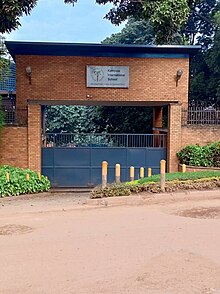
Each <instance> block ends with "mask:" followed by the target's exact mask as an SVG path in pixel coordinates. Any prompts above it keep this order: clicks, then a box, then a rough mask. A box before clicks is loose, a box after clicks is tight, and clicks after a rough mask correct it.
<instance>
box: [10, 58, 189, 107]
mask: <svg viewBox="0 0 220 294" xmlns="http://www.w3.org/2000/svg"><path fill="white" fill-rule="evenodd" d="M86 65H121V66H122V65H124V66H129V67H130V87H129V88H128V89H112V88H111V89H110V88H86ZM16 66H17V104H18V106H19V107H23V106H22V105H26V100H27V99H40V100H47V99H49V100H52V99H57V100H85V101H86V100H94V101H155V102H156V101H173V100H179V101H181V102H183V103H187V101H188V76H189V74H188V73H189V60H188V58H183V59H178V58H173V59H167V58H153V59H146V58H134V59H132V58H110V57H62V56H24V55H22V56H16ZM27 66H31V68H32V84H31V85H29V80H28V78H27V77H26V71H25V69H26V67H27ZM179 68H181V69H182V70H183V76H182V77H181V79H180V81H179V83H178V87H176V82H175V76H176V72H177V70H178V69H179ZM87 95H90V96H92V98H87Z"/></svg>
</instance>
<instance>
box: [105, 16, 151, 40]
mask: <svg viewBox="0 0 220 294" xmlns="http://www.w3.org/2000/svg"><path fill="white" fill-rule="evenodd" d="M102 43H103V44H152V43H154V31H153V28H152V26H151V25H150V24H149V22H148V21H146V20H143V19H142V20H135V19H134V18H133V17H131V18H129V20H128V22H127V23H126V25H125V27H124V28H123V29H122V30H121V32H119V33H116V34H112V35H111V36H110V37H107V38H105V39H104V40H103V41H102Z"/></svg>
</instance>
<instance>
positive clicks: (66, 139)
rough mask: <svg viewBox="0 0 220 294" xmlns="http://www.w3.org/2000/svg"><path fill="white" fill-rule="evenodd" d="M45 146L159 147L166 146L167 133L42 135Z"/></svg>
mask: <svg viewBox="0 0 220 294" xmlns="http://www.w3.org/2000/svg"><path fill="white" fill-rule="evenodd" d="M42 146H43V147H63V148H65V147H70V148H71V147H132V148H133V147H134V148H142V147H157V148H166V146H167V136H166V134H97V133H90V134H72V133H59V134H57V133H56V134H55V133H47V134H45V135H42Z"/></svg>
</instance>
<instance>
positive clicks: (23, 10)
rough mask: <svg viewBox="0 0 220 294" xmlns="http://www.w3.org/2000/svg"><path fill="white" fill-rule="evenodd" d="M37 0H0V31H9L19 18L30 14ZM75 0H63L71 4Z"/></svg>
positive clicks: (15, 27)
mask: <svg viewBox="0 0 220 294" xmlns="http://www.w3.org/2000/svg"><path fill="white" fill-rule="evenodd" d="M37 1H38V0H22V1H21V0H1V3H0V33H10V32H11V31H13V30H15V29H17V28H18V27H19V26H20V25H21V24H20V21H19V19H20V18H21V17H22V16H23V15H28V14H30V12H31V10H32V9H33V8H34V7H35V5H36V4H37ZM75 2H77V0H64V3H70V4H73V5H74V3H75Z"/></svg>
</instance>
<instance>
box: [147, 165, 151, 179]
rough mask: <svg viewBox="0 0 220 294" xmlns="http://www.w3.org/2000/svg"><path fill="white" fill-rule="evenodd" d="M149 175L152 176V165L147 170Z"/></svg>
mask: <svg viewBox="0 0 220 294" xmlns="http://www.w3.org/2000/svg"><path fill="white" fill-rule="evenodd" d="M147 176H148V177H151V176H152V168H151V167H149V168H148V170H147Z"/></svg>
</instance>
